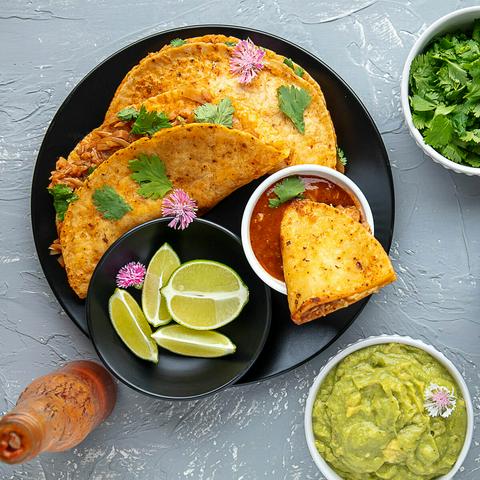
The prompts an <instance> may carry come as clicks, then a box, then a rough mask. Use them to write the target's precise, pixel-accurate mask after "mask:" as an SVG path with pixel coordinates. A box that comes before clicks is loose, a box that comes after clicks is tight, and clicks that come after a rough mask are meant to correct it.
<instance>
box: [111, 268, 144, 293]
mask: <svg viewBox="0 0 480 480" xmlns="http://www.w3.org/2000/svg"><path fill="white" fill-rule="evenodd" d="M146 273H147V269H146V268H145V265H143V264H141V263H140V262H130V263H127V264H126V265H124V266H123V267H122V268H121V269H120V270H119V271H118V273H117V287H119V288H128V287H135V288H142V285H143V280H144V279H145V274H146Z"/></svg>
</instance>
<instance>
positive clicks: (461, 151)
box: [401, 7, 480, 175]
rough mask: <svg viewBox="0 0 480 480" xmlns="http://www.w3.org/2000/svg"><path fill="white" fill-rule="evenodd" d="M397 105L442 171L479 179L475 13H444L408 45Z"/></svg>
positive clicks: (478, 21)
mask: <svg viewBox="0 0 480 480" xmlns="http://www.w3.org/2000/svg"><path fill="white" fill-rule="evenodd" d="M401 101H402V108H403V112H404V114H405V119H406V122H407V125H408V128H409V129H410V133H411V134H412V136H413V138H414V139H415V141H416V142H417V144H418V145H419V146H420V148H422V149H423V151H424V152H425V153H426V154H427V155H428V156H429V157H431V158H432V160H434V161H435V162H437V163H439V164H441V165H443V166H444V167H445V168H448V169H450V170H453V171H455V172H457V173H464V174H466V175H480V7H469V8H464V9H462V10H457V11H455V12H452V13H449V14H448V15H445V16H444V17H442V18H440V19H439V20H437V21H436V22H435V23H433V24H432V25H431V26H430V27H429V28H427V30H425V32H423V34H422V35H421V36H420V38H419V39H418V40H417V41H416V42H415V44H414V45H413V48H412V50H411V51H410V53H409V55H408V57H407V61H406V63H405V67H404V69H403V74H402V84H401Z"/></svg>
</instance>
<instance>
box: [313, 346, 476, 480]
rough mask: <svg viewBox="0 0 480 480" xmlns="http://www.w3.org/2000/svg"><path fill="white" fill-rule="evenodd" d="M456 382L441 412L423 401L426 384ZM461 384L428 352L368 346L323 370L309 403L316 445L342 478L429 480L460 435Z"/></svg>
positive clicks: (453, 456) (450, 459) (443, 467)
mask: <svg viewBox="0 0 480 480" xmlns="http://www.w3.org/2000/svg"><path fill="white" fill-rule="evenodd" d="M431 383H436V384H438V385H441V386H445V387H448V388H450V389H451V388H454V389H455V395H456V397H457V406H456V408H455V410H454V411H453V413H452V414H451V415H450V417H448V418H442V417H440V416H438V417H435V418H432V417H430V416H429V415H428V413H427V411H426V410H425V408H424V392H425V389H426V388H427V387H428V386H429V385H430V384H431ZM466 430H467V412H466V408H465V401H464V399H463V397H462V396H461V392H460V389H459V388H458V387H457V385H456V383H455V381H454V380H453V378H452V377H451V375H450V374H449V373H448V371H447V370H446V369H445V368H444V367H443V366H442V365H441V364H440V363H438V362H437V361H436V360H435V359H434V358H433V357H432V356H430V355H429V354H428V353H426V352H424V351H423V350H420V349H418V348H415V347H410V346H408V345H403V344H399V343H390V344H383V345H374V346H371V347H367V348H364V349H362V350H358V351H356V352H354V353H352V354H351V355H349V356H348V357H346V358H345V359H343V360H342V361H341V362H340V363H339V364H338V365H337V366H336V367H335V368H334V369H332V371H331V372H330V373H329V374H328V375H327V377H326V378H325V380H324V382H323V384H322V385H321V386H320V389H319V391H318V394H317V398H316V400H315V404H314V408H313V431H314V435H315V444H316V447H317V449H318V451H319V452H320V454H321V455H322V457H323V458H324V459H325V460H326V461H327V462H328V463H329V465H330V466H331V467H332V468H333V469H334V470H335V471H336V472H337V473H338V474H339V475H340V476H341V477H342V478H344V479H346V480H367V479H368V480H377V479H382V480H383V479H391V480H430V479H434V478H437V477H439V476H441V475H444V474H446V473H448V472H449V471H450V470H451V469H452V467H453V465H454V464H455V462H456V460H457V458H458V455H459V453H460V451H461V449H462V447H463V443H464V441H465V434H466Z"/></svg>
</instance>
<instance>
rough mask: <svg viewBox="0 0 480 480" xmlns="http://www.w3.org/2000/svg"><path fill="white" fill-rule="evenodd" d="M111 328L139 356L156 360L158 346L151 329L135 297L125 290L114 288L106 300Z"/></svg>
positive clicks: (152, 360)
mask: <svg viewBox="0 0 480 480" xmlns="http://www.w3.org/2000/svg"><path fill="white" fill-rule="evenodd" d="M108 313H109V315H110V320H111V321H112V324H113V328H115V331H116V332H117V333H118V336H119V337H120V338H121V339H122V341H123V343H124V344H125V345H126V346H127V347H128V348H129V349H130V350H131V351H132V352H133V353H134V354H135V355H136V356H137V357H139V358H141V359H143V360H148V361H150V362H154V363H157V362H158V348H157V345H156V344H155V342H154V341H153V340H152V338H151V335H152V329H151V328H150V325H149V324H148V322H147V320H146V319H145V315H144V314H143V312H142V310H141V309H140V307H139V306H138V303H137V302H136V301H135V299H134V298H133V297H132V296H131V295H130V294H129V293H128V292H127V291H125V290H121V289H120V288H117V289H115V292H114V293H113V295H112V296H111V297H110V300H109V302H108Z"/></svg>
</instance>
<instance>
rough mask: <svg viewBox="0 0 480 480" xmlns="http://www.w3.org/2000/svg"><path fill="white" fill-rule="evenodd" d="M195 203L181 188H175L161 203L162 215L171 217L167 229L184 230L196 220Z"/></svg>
mask: <svg viewBox="0 0 480 480" xmlns="http://www.w3.org/2000/svg"><path fill="white" fill-rule="evenodd" d="M197 210H198V208H197V202H196V201H195V200H193V199H192V198H190V197H189V195H188V193H187V192H185V190H182V189H181V188H176V189H175V190H174V191H173V192H172V193H170V194H169V195H167V196H166V197H165V198H164V199H163V201H162V215H163V216H164V217H173V219H172V221H171V222H170V223H169V224H168V226H169V227H171V228H175V229H180V230H185V229H186V228H187V227H188V226H189V225H190V223H192V222H193V220H194V219H195V218H196V216H197V214H196V212H197Z"/></svg>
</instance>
